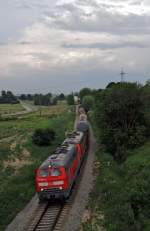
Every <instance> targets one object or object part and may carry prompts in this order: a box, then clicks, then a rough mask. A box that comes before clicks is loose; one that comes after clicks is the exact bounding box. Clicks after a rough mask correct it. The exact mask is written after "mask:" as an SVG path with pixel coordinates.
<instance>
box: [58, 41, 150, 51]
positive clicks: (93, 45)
mask: <svg viewBox="0 0 150 231" xmlns="http://www.w3.org/2000/svg"><path fill="white" fill-rule="evenodd" d="M62 46H63V47H65V48H74V49H85V48H89V49H101V50H110V49H117V48H126V47H128V48H148V47H150V46H149V45H148V44H147V45H146V44H143V43H139V42H121V43H111V44H108V43H90V44H62Z"/></svg>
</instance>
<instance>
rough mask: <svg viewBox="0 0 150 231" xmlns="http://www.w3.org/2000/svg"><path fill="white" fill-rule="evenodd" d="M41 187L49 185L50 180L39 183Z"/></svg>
mask: <svg viewBox="0 0 150 231" xmlns="http://www.w3.org/2000/svg"><path fill="white" fill-rule="evenodd" d="M38 185H39V186H40V187H44V186H48V182H40V183H38Z"/></svg>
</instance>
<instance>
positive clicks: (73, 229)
mask: <svg viewBox="0 0 150 231" xmlns="http://www.w3.org/2000/svg"><path fill="white" fill-rule="evenodd" d="M95 149H96V143H95V138H94V135H93V131H92V129H90V146H89V152H88V157H87V160H86V165H85V167H84V172H83V175H82V179H81V182H80V186H79V190H78V192H77V195H76V197H75V201H74V203H73V205H72V208H71V210H70V213H69V215H68V218H67V220H66V222H65V224H64V227H63V231H79V230H80V228H81V223H82V218H83V215H84V212H85V211H86V206H87V203H88V199H89V193H90V192H91V190H92V188H93V185H94V175H93V165H94V160H95Z"/></svg>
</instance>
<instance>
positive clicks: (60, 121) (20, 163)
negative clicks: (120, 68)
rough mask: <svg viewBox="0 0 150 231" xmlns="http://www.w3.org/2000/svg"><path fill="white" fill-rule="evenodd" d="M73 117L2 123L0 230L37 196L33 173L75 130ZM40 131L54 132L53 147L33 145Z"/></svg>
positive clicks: (37, 117)
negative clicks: (33, 138) (50, 129)
mask: <svg viewBox="0 0 150 231" xmlns="http://www.w3.org/2000/svg"><path fill="white" fill-rule="evenodd" d="M73 124H74V113H72V112H70V111H69V112H68V111H66V112H64V113H63V114H62V115H55V116H51V117H50V118H48V117H39V116H36V113H35V114H34V113H33V115H32V116H31V115H30V116H29V117H27V118H24V119H21V120H17V119H16V120H10V121H1V122H0V230H4V229H5V228H6V226H7V225H8V224H9V223H10V222H11V221H12V219H13V218H14V217H15V216H16V214H17V213H18V212H19V211H20V210H22V208H23V207H24V206H25V205H26V203H27V202H28V201H29V200H30V199H31V198H32V196H33V195H34V193H35V188H34V172H35V169H36V168H37V167H38V166H39V165H40V164H41V162H42V161H43V160H44V159H45V158H46V157H47V156H48V155H49V154H50V153H52V152H53V150H54V149H55V148H56V147H57V146H58V145H59V144H60V143H61V142H62V141H63V139H64V134H65V131H66V130H70V129H72V128H73ZM37 128H52V129H53V130H55V132H56V139H55V141H54V142H53V143H52V145H51V146H48V147H38V146H36V145H34V144H33V143H32V134H33V132H34V130H35V129H37Z"/></svg>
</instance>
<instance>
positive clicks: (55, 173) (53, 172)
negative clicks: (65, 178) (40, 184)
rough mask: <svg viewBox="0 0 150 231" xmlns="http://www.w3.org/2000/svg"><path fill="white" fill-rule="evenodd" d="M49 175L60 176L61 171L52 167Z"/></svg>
mask: <svg viewBox="0 0 150 231" xmlns="http://www.w3.org/2000/svg"><path fill="white" fill-rule="evenodd" d="M50 175H51V176H60V175H61V171H60V170H59V169H57V168H52V169H51V170H50Z"/></svg>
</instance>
